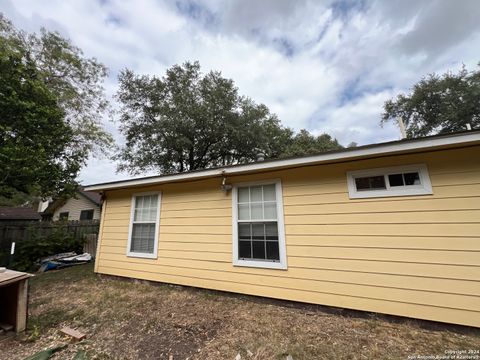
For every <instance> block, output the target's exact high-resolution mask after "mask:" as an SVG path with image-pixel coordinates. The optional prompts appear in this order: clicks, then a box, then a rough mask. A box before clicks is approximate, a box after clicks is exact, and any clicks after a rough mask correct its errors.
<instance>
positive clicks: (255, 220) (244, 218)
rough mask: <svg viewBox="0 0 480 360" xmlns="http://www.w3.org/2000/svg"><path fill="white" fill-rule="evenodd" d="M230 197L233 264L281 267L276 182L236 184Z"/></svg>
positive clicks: (279, 197)
mask: <svg viewBox="0 0 480 360" xmlns="http://www.w3.org/2000/svg"><path fill="white" fill-rule="evenodd" d="M232 198H233V204H232V206H233V214H234V216H233V263H234V265H239V266H252V267H264V268H276V269H285V268H286V267H287V264H286V249H285V234H284V224H283V206H282V188H281V183H280V181H270V182H262V183H255V184H244V185H243V184H239V185H236V186H234V188H233V197H232Z"/></svg>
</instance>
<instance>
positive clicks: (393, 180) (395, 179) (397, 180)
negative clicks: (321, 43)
mask: <svg viewBox="0 0 480 360" xmlns="http://www.w3.org/2000/svg"><path fill="white" fill-rule="evenodd" d="M388 181H389V183H390V186H403V175H402V174H392V175H388Z"/></svg>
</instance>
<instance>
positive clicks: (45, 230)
mask: <svg viewBox="0 0 480 360" xmlns="http://www.w3.org/2000/svg"><path fill="white" fill-rule="evenodd" d="M59 228H60V229H61V230H62V231H64V232H68V233H69V234H70V235H73V237H75V239H84V240H85V247H84V250H85V252H89V253H90V254H91V255H92V256H95V251H96V246H97V237H98V228H99V221H98V220H88V221H66V222H58V221H57V222H35V223H30V224H19V225H11V224H8V225H1V224H0V266H5V265H6V264H7V262H8V257H9V254H10V248H11V244H12V242H15V243H16V244H19V243H21V242H22V241H26V240H27V239H29V238H30V237H31V236H32V235H34V234H35V235H38V236H42V237H47V236H48V235H49V234H52V233H53V232H54V231H58V230H59ZM87 250H88V251H87ZM52 255H53V254H52Z"/></svg>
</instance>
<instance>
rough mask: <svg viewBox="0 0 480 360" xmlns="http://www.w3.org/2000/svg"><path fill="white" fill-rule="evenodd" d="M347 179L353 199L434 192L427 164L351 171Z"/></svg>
mask: <svg viewBox="0 0 480 360" xmlns="http://www.w3.org/2000/svg"><path fill="white" fill-rule="evenodd" d="M347 181H348V192H349V195H350V198H351V199H360V198H371V197H384V196H412V195H427V194H432V193H433V192H432V185H431V183H430V177H429V176H428V170H427V167H426V166H425V165H404V166H395V167H390V168H380V169H370V170H359V171H350V172H348V173H347Z"/></svg>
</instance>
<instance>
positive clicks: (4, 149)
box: [0, 15, 112, 205]
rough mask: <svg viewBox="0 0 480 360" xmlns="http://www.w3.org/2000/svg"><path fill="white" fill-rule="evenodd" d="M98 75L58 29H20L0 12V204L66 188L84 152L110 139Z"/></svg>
mask: <svg viewBox="0 0 480 360" xmlns="http://www.w3.org/2000/svg"><path fill="white" fill-rule="evenodd" d="M105 76H106V68H105V67H104V66H103V65H102V64H100V63H98V62H97V61H96V60H95V59H88V58H84V57H83V54H82V52H81V50H80V49H78V48H77V47H75V46H73V45H72V44H71V43H70V41H69V40H66V39H64V38H62V37H61V36H60V35H59V34H58V33H52V32H48V31H46V30H44V29H42V31H41V33H40V35H37V34H27V33H25V32H22V31H19V30H17V29H15V28H14V27H13V25H12V24H11V23H10V22H9V21H8V20H7V19H5V18H4V17H3V16H2V15H0V167H1V168H2V174H1V176H0V205H19V204H22V203H24V202H25V201H27V200H30V199H31V198H32V196H36V195H39V196H41V197H44V198H46V197H48V196H55V195H57V194H58V193H60V192H66V193H73V191H74V189H75V178H76V176H77V174H78V172H79V170H80V168H81V167H82V166H83V165H84V164H85V162H86V160H87V158H88V156H89V155H90V154H91V153H92V152H93V153H99V152H100V151H104V150H105V149H106V148H108V146H110V144H111V142H112V138H111V136H110V135H109V134H108V133H106V132H105V131H104V130H103V128H102V126H101V124H100V119H101V117H102V116H103V113H104V112H105V110H106V107H107V102H106V100H105V94H104V90H103V88H102V86H101V84H102V81H103V78H104V77H105Z"/></svg>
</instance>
